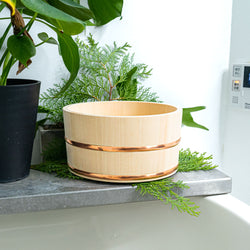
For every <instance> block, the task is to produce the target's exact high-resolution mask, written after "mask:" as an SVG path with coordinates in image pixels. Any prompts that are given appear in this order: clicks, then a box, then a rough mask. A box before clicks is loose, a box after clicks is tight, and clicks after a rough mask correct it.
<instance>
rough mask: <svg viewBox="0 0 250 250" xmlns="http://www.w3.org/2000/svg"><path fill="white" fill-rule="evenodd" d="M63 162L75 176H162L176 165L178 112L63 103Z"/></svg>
mask: <svg viewBox="0 0 250 250" xmlns="http://www.w3.org/2000/svg"><path fill="white" fill-rule="evenodd" d="M63 112H64V126H65V139H66V147H67V160H68V165H69V167H70V170H71V171H72V172H73V173H74V174H76V175H79V176H82V177H85V178H88V179H93V180H99V181H108V182H141V181H149V180H156V179H161V178H165V177H167V176H170V175H172V174H174V173H175V172H176V171H177V167H178V155H179V147H178V144H179V141H180V131H181V120H182V110H181V109H178V108H176V107H174V106H170V105H166V104H159V103H146V102H91V103H78V104H72V105H69V106H66V107H64V109H63Z"/></svg>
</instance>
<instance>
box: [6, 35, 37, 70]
mask: <svg viewBox="0 0 250 250" xmlns="http://www.w3.org/2000/svg"><path fill="white" fill-rule="evenodd" d="M7 46H8V50H9V52H10V53H11V54H12V56H13V57H15V58H16V59H17V60H19V61H20V62H21V63H22V64H23V65H25V66H26V63H27V61H28V60H29V59H30V58H31V57H33V56H35V55H36V48H35V45H34V43H33V42H32V41H31V40H30V38H28V37H27V36H15V35H12V36H10V37H9V38H8V41H7ZM24 51H26V53H23V52H24Z"/></svg>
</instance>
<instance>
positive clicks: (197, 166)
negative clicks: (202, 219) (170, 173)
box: [134, 149, 217, 216]
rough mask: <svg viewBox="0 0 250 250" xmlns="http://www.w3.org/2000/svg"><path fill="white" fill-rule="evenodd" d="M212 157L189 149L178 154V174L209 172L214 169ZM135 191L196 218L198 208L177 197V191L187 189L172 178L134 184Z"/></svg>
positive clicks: (188, 200)
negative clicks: (199, 171)
mask: <svg viewBox="0 0 250 250" xmlns="http://www.w3.org/2000/svg"><path fill="white" fill-rule="evenodd" d="M212 158H213V157H212V156H211V155H210V156H206V153H202V154H200V153H198V152H191V151H190V149H186V150H183V149H181V150H180V152H179V166H178V172H188V171H198V170H211V169H214V168H216V167H217V166H216V165H213V164H212V161H211V160H212ZM134 186H136V187H137V190H139V191H140V193H141V194H142V195H144V194H149V195H153V196H154V197H155V198H157V199H159V200H161V201H164V202H165V203H166V204H168V203H170V204H171V205H172V208H177V209H178V210H179V211H180V212H187V213H188V214H190V215H194V216H198V215H199V213H200V212H199V211H197V209H198V208H199V207H198V206H196V205H195V204H194V203H193V202H192V201H190V199H189V198H184V197H182V196H179V195H178V189H185V188H189V187H188V186H187V185H185V184H183V183H182V182H180V181H177V182H173V180H172V178H166V179H163V180H159V181H153V182H145V183H138V184H134Z"/></svg>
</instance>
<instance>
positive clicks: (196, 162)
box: [32, 140, 217, 216]
mask: <svg viewBox="0 0 250 250" xmlns="http://www.w3.org/2000/svg"><path fill="white" fill-rule="evenodd" d="M43 156H44V158H45V159H46V161H45V162H44V163H42V164H40V165H36V166H32V168H33V169H35V170H39V171H42V172H46V173H53V174H55V175H56V176H58V177H62V178H69V179H77V180H81V179H82V180H84V179H83V178H81V177H78V176H75V175H73V174H72V173H71V172H70V171H69V168H68V165H67V161H66V153H65V143H64V142H63V140H62V141H60V140H59V141H57V142H56V141H54V142H52V143H51V144H50V145H49V147H48V148H47V149H46V150H45V151H44V152H43ZM211 160H212V156H206V154H205V153H202V154H200V153H198V152H191V151H190V149H186V150H183V149H182V150H180V154H179V167H178V171H179V172H187V171H198V170H211V169H214V168H216V167H217V166H216V165H213V164H212V162H211ZM132 185H133V186H134V187H136V190H137V191H139V192H140V194H141V195H146V194H148V195H151V196H153V197H155V198H156V199H158V200H160V201H162V202H164V203H166V204H170V205H171V207H172V209H174V208H176V209H178V210H179V211H180V212H186V213H188V214H190V215H193V216H198V215H199V213H200V211H198V208H199V207H198V206H196V205H195V204H194V202H192V201H191V200H190V199H189V198H186V197H182V196H180V195H179V194H178V193H179V192H180V191H181V190H183V189H187V188H189V187H188V186H187V185H186V184H185V183H183V182H182V181H177V182H174V181H173V179H172V178H165V179H162V180H157V181H150V182H142V183H136V184H132Z"/></svg>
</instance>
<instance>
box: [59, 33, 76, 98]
mask: <svg viewBox="0 0 250 250" xmlns="http://www.w3.org/2000/svg"><path fill="white" fill-rule="evenodd" d="M57 36H58V42H59V47H60V53H61V56H62V58H63V62H64V64H65V66H66V68H67V69H68V71H69V72H70V78H69V80H68V81H67V83H66V84H65V85H64V87H63V88H62V90H61V92H60V93H59V95H60V94H61V93H63V92H64V91H65V90H66V89H67V88H68V87H69V86H70V84H71V83H72V82H73V81H74V80H75V78H76V76H77V73H78V71H79V67H80V57H79V51H78V46H77V45H76V43H75V41H74V40H73V39H72V37H71V36H69V35H66V34H64V33H61V32H57Z"/></svg>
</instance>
